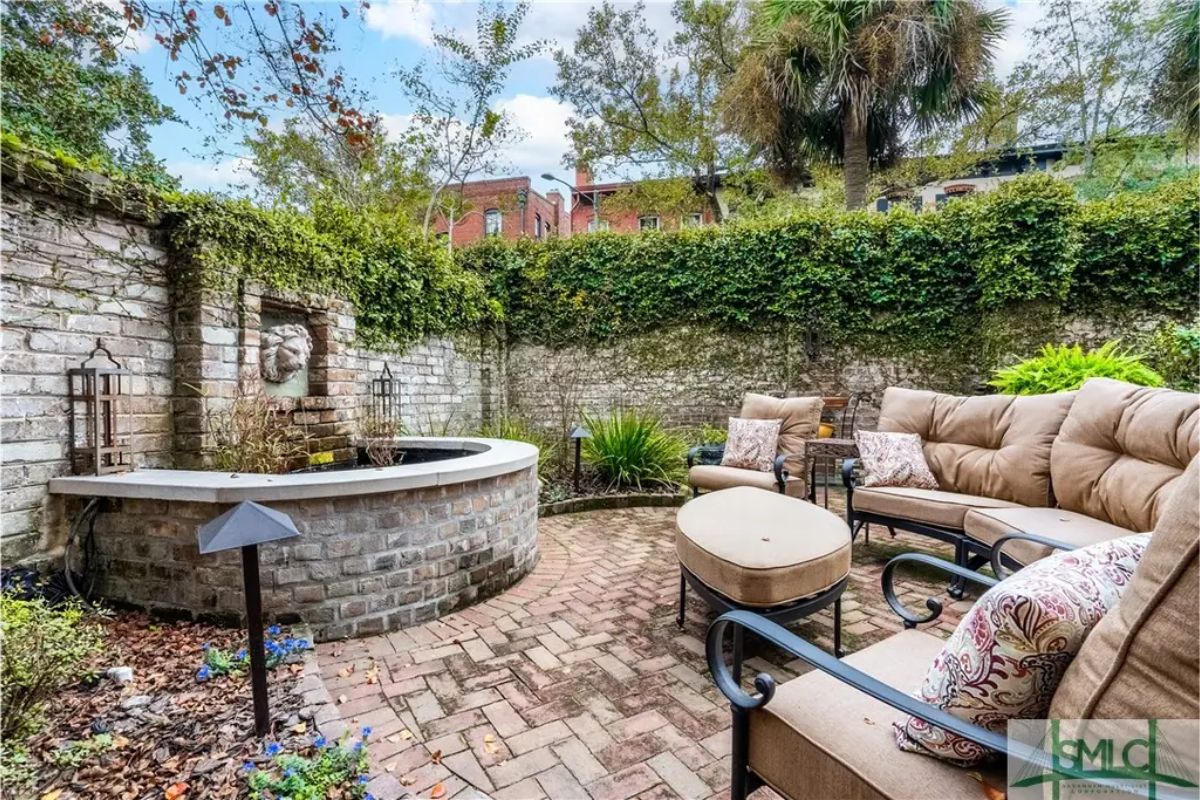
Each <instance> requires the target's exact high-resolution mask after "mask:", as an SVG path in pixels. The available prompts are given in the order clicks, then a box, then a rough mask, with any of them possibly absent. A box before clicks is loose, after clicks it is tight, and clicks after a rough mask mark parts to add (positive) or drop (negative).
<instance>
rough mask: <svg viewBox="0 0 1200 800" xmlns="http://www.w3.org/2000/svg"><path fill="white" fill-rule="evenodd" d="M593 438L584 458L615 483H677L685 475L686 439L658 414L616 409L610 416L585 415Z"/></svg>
mask: <svg viewBox="0 0 1200 800" xmlns="http://www.w3.org/2000/svg"><path fill="white" fill-rule="evenodd" d="M583 424H584V426H585V427H586V428H587V429H588V430H589V431H590V432H591V434H592V435H591V438H589V439H584V440H583V458H584V460H585V461H587V463H588V464H591V465H592V467H594V468H595V470H596V472H598V473H599V474H600V476H601V477H602V478H603V479H604V480H606V481H608V483H609V486H610V488H611V487H632V488H634V489H637V490H638V491H641V490H642V489H644V488H647V487H656V486H657V487H661V486H668V487H675V486H677V485H678V484H679V482H680V481H681V480H682V479H683V473H684V453H685V451H686V449H687V445H686V444H684V442H683V440H682V439H680V438H679V437H677V436H675V435H674V434H673V433H670V432H669V431H667V430H666V429H664V428H663V425H662V420H661V419H659V417H658V416H657V415H654V414H651V413H649V412H645V411H632V410H624V411H614V412H613V413H611V414H609V415H608V416H607V417H593V416H591V415H588V414H584V415H583Z"/></svg>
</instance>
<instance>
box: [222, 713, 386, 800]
mask: <svg viewBox="0 0 1200 800" xmlns="http://www.w3.org/2000/svg"><path fill="white" fill-rule="evenodd" d="M370 734H371V729H370V728H363V729H362V734H361V737H360V738H356V739H355V741H354V742H353V743H347V742H346V738H347V736H346V735H343V737H342V739H341V740H340V741H338V742H328V741H326V740H325V737H324V736H317V737H316V738H315V739H314V741H313V745H312V747H308V748H305V749H304V752H300V753H284V752H283V751H282V747H281V746H280V745H279V744H278V743H275V742H271V743H269V744H267V745H266V747H265V748H264V750H265V752H266V754H267V755H268V756H270V758H271V762H270V764H268V765H267V766H266V767H262V768H260V767H256V766H255V765H254V764H252V763H249V762H247V763H246V765H245V772H246V774H247V778H246V783H247V784H249V788H250V795H249V796H250V797H251V798H253V800H272V799H273V798H283V797H290V798H294V800H325V798H330V797H338V798H344V800H352V799H353V798H362V797H365V796H366V791H367V789H366V784H367V774H366V772H367V768H368V766H369V765H368V761H367V748H366V747H365V746H364V743H365V742H366V740H367V738H368V737H369V736H370Z"/></svg>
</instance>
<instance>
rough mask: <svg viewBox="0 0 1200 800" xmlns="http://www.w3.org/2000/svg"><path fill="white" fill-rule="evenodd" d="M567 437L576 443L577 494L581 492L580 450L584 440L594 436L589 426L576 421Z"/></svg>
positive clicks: (575, 478)
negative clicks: (586, 426)
mask: <svg viewBox="0 0 1200 800" xmlns="http://www.w3.org/2000/svg"><path fill="white" fill-rule="evenodd" d="M567 438H568V439H570V440H571V441H572V442H574V443H575V477H574V480H575V494H579V461H580V451H581V450H582V448H583V440H584V439H590V438H592V433H591V431H589V430H588V429H587V428H585V427H583V426H582V425H580V424H578V423H576V424H574V425H572V426H571V432H570V433H568V434H567Z"/></svg>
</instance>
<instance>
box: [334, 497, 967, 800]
mask: <svg viewBox="0 0 1200 800" xmlns="http://www.w3.org/2000/svg"><path fill="white" fill-rule="evenodd" d="M834 500H835V503H836V501H837V500H838V498H836V497H835V498H834ZM674 519H675V512H674V510H673V509H629V510H622V511H604V512H591V513H585V514H575V515H569V516H560V517H552V518H549V519H544V520H541V522H540V523H539V526H540V531H539V536H540V547H541V561H540V562H539V564H538V565H537V567H536V568H535V569H534V570H533V572H531V573H530V574H529V575H528V576H527V577H526V578H525V579H524V580H522V581H521V582H520V583H518V584H517V585H516V586H513V587H511V588H510V589H508V590H507V591H506V592H504V593H503V594H501V595H499V596H497V597H494V598H492V599H490V600H487V601H485V602H482V603H479V604H477V605H475V606H472V607H470V608H467V609H463V610H461V611H459V612H457V613H454V614H451V615H450V616H447V617H443V618H442V619H440V620H437V621H434V622H430V623H427V624H425V625H421V626H419V627H416V628H410V629H407V630H404V631H398V632H395V633H391V634H386V635H382V636H375V637H370V638H365V639H357V640H349V641H344V642H333V643H326V644H322V645H320V646H319V647H318V654H319V657H320V662H321V668H322V675H323V678H324V680H325V682H326V684H327V686H328V688H329V689H330V692H331V694H332V695H333V696H334V697H337V698H338V699H339V703H338V705H337V708H338V710H339V711H340V712H341V716H342V722H343V723H344V724H345V725H346V726H348V727H353V726H361V725H370V726H371V727H372V729H373V731H372V734H371V737H370V741H369V743H368V752H369V753H370V755H371V760H372V774H374V775H378V776H380V778H379V779H377V780H376V781H375V783H374V785H373V788H374V789H378V790H379V791H373V793H374V794H375V796H376V797H378V798H379V799H380V800H391V799H392V798H396V797H401V796H404V795H406V794H412V795H414V796H422V797H427V796H430V794H431V793H435V787H436V785H437V784H441V789H440V792H436V793H438V794H439V796H445V797H447V798H449V797H458V798H478V797H484V796H489V797H494V798H498V800H503V798H514V800H536V798H541V797H550V798H559V797H562V798H573V797H581V798H582V797H591V798H594V799H596V798H622V799H623V798H629V797H640V798H651V797H653V798H660V797H661V798H668V797H684V798H688V800H691V799H692V798H702V797H719V796H722V795H723V794H727V790H728V783H729V711H728V704H727V703H726V702H725V701H724V698H723V697H722V696H721V695H720V693H719V692H718V691H717V690H716V688H715V687H714V686H713V684H712V682H711V680H710V678H709V675H708V669H707V667H706V665H705V661H704V634H705V630H706V628H707V625H708V623H709V622H710V621H711V619H712V615H711V614H710V613H709V612H708V610H707V609H706V608H705V607H704V605H703V604H702V602H701V601H700V600H699V599H698V598H696V597H695V596H694V595H693V594H691V593H689V602H688V616H687V624H686V626H685V628H684V629H683V630H682V631H681V630H680V629H679V628H678V627H677V626H676V624H675V615H676V608H675V606H676V603H677V602H678V590H679V572H678V562H677V561H676V559H675V553H674V541H673V540H674ZM918 549H920V550H925V551H927V552H934V553H936V554H938V555H941V556H943V557H947V556H948V555H949V549H948V548H942V547H941V546H940V545H936V544H934V543H930V542H928V541H926V540H923V539H919V538H916V537H908V536H906V535H903V534H901V535H900V536H898V537H897V538H895V539H892V538H890V537H888V536H887V534H886V532H885V531H880V530H877V531H875V532H873V536H872V540H871V544H870V545H866V544H865V543H864V542H863V540H862V539H861V538H860V539H859V541H858V542H857V543H856V544H855V553H854V569H853V572H852V574H851V582H850V586H849V588H848V589H847V591H846V594H845V595H844V598H843V611H844V613H845V620H844V623H845V624H844V626H843V642H844V645H845V647H846V649H847V650H848V651H854V650H857V649H860V648H862V647H864V646H866V645H868V644H870V643H872V642H874V641H878V640H879V639H882V638H884V637H886V636H889V635H890V634H892V633H893V632H895V631H897V630H899V629H900V627H901V626H900V623H899V620H898V619H897V618H896V617H895V616H894V615H893V614H892V613H891V611H890V610H889V609H887V607H886V605H885V604H884V602H883V599H882V596H881V592H880V589H879V575H880V573H881V571H882V568H883V565H884V564H885V563H886V562H887V559H888V558H889V557H891V556H892V555H895V554H896V553H898V552H904V551H910V550H918ZM898 587H899V590H900V591H901V593H902V596H903V597H904V598H905V599H906V601H907V602H908V603H909V605H910V607H912V608H914V609H921V608H923V602H924V599H925V598H926V597H928V596H931V595H941V599H942V600H943V602H944V604H945V605H946V607H947V612H946V614H945V617H946V619H944V620H942V621H940V622H938V623H937V625H936V628H935V630H936V631H938V632H940V633H942V634H945V633H947V632H948V631H950V630H952V629H953V625H954V623H955V622H956V620H957V618H958V616H959V615H960V614H961V612H962V610H964V609H965V608H966V607H968V605H969V604H957V605H955V606H952V605H951V603H950V601H949V599H948V598H946V597H945V596H944V582H943V581H940V580H935V579H934V578H932V577H929V576H922V575H913V576H909V577H903V578H902V579H901V580H900V581H898ZM793 630H795V631H796V632H797V633H798V634H799V635H801V636H802V637H804V638H806V639H808V640H809V641H812V642H815V643H816V644H818V645H819V646H822V647H825V648H829V647H831V646H832V616H831V614H830V613H828V612H822V613H820V614H817V615H814V616H813V617H811V618H809V619H807V620H804V621H803V622H801V623H798V624H796V625H794V626H793ZM746 655H747V665H748V666H747V672H748V673H749V674H751V675H752V674H753V673H754V672H755V671H759V670H767V671H770V672H771V673H772V674H773V675H775V677H776V679H777V680H781V681H782V680H786V679H788V678H790V677H793V676H795V675H797V674H800V673H802V672H804V671H806V667H805V665H804V664H803V663H802V662H799V661H798V660H792V659H789V658H788V657H787V656H786V655H784V654H782V653H780V652H778V651H774V650H772V649H768V648H766V647H765V646H758V647H755V646H753V645H749V646H748V650H747V653H746ZM342 698H345V700H344V701H342ZM759 794H760V795H763V796H770V793H769V791H766V790H760V792H759Z"/></svg>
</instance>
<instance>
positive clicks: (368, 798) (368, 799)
mask: <svg viewBox="0 0 1200 800" xmlns="http://www.w3.org/2000/svg"><path fill="white" fill-rule="evenodd" d="M363 800H375V795H373V794H371V793H370V792H367V795H366V797H364V798H363Z"/></svg>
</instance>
